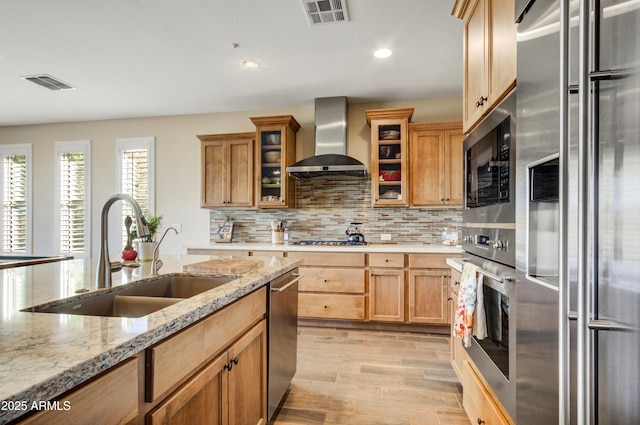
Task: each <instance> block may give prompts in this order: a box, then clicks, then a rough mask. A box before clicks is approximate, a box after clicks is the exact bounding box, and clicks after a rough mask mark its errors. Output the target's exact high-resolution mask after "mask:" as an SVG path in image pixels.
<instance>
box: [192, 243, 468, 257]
mask: <svg viewBox="0 0 640 425" xmlns="http://www.w3.org/2000/svg"><path fill="white" fill-rule="evenodd" d="M185 248H186V249H194V250H195V249H198V250H202V249H210V250H229V251H285V252H294V251H295V252H305V251H307V252H311V251H316V252H367V253H375V252H392V253H406V254H420V253H424V254H460V253H462V247H461V246H460V245H454V246H449V245H441V244H420V243H415V244H409V243H406V244H395V243H369V244H367V245H347V246H332V245H293V244H271V243H261V242H231V243H213V244H210V245H192V246H187V247H185Z"/></svg>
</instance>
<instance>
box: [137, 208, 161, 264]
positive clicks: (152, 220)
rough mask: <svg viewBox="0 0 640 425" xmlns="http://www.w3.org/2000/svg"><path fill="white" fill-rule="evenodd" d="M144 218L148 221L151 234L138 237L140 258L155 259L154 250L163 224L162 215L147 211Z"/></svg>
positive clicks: (144, 259) (141, 259) (142, 259)
mask: <svg viewBox="0 0 640 425" xmlns="http://www.w3.org/2000/svg"><path fill="white" fill-rule="evenodd" d="M144 219H145V220H146V221H147V228H148V229H149V232H150V233H151V234H150V235H149V236H142V237H140V238H139V239H138V251H139V254H140V258H139V260H140V261H151V260H153V250H154V249H155V247H156V241H155V240H156V233H157V232H158V228H159V227H160V225H161V224H162V216H161V215H152V214H151V213H147V214H145V216H144Z"/></svg>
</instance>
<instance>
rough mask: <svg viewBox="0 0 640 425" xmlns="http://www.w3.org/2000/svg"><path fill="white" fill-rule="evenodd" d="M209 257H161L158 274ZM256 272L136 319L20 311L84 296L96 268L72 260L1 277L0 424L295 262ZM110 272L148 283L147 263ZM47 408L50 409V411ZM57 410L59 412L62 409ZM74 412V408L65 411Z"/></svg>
mask: <svg viewBox="0 0 640 425" xmlns="http://www.w3.org/2000/svg"><path fill="white" fill-rule="evenodd" d="M210 258H213V257H210V256H203V255H187V256H180V257H169V258H163V260H164V262H165V264H164V267H163V268H162V269H161V270H160V274H176V273H182V270H183V266H184V265H187V264H193V263H197V262H200V261H204V260H208V259H210ZM261 260H262V261H263V263H264V265H263V266H261V267H258V268H255V269H253V270H250V271H248V272H246V273H244V274H242V275H238V278H237V279H235V280H232V281H230V282H229V283H226V284H223V285H221V286H219V287H217V288H214V289H211V290H208V291H206V292H203V293H201V294H198V295H195V296H193V297H191V298H186V299H184V300H183V301H180V302H178V303H176V304H174V305H171V306H169V307H167V308H164V309H162V310H159V311H157V312H155V313H152V314H149V315H146V316H143V317H139V318H121V317H98V316H81V315H67V314H51V313H32V312H25V311H22V310H23V309H25V308H28V307H32V306H36V305H42V304H47V303H53V302H55V301H56V300H59V299H62V298H67V297H74V296H88V294H89V293H87V294H81V295H78V293H77V291H82V290H86V289H89V290H90V291H94V289H93V288H94V287H95V286H94V285H95V283H94V282H95V270H96V267H95V261H91V260H83V259H75V260H69V261H63V262H56V263H48V264H40V265H36V266H26V267H21V268H15V269H6V270H1V271H0V276H2V281H1V284H0V288H1V291H0V400H1V401H0V403H1V406H0V407H1V409H0V424H4V423H7V422H9V421H11V420H13V419H15V418H17V417H19V416H21V415H23V414H25V413H26V411H25V407H26V406H28V407H31V406H32V405H33V403H34V402H36V403H38V402H42V401H45V402H46V401H49V400H53V399H55V398H56V397H57V396H59V395H60V394H63V393H65V392H67V391H69V390H70V389H73V388H76V387H78V386H79V385H81V384H82V383H84V382H86V381H87V380H90V379H91V378H93V377H94V376H96V375H99V374H101V373H102V372H104V371H106V370H108V369H110V368H112V367H114V366H116V365H118V364H121V363H123V362H125V361H126V360H127V359H130V358H132V357H134V356H136V355H137V354H139V353H141V352H144V351H145V349H147V348H149V347H151V346H153V345H154V344H156V343H158V342H160V341H163V340H165V339H167V338H169V337H171V336H172V335H174V334H176V333H178V332H179V331H181V330H183V329H185V328H187V327H189V326H190V325H192V324H194V323H196V322H198V321H200V320H201V319H203V318H205V317H207V316H209V315H211V314H212V313H216V312H218V311H219V310H222V309H224V307H226V306H229V305H231V304H232V303H234V301H236V300H239V299H240V298H242V297H244V296H245V295H248V294H251V293H253V292H254V291H257V290H259V289H260V288H262V287H264V286H265V285H267V284H268V283H269V282H270V281H271V280H273V279H274V278H276V277H278V276H281V275H282V274H284V273H287V272H289V271H291V270H293V269H295V268H296V267H297V265H298V264H299V263H300V260H296V259H287V258H271V257H265V258H262V259H261ZM140 264H141V266H140V267H138V268H128V267H125V268H123V270H122V271H120V272H117V273H113V286H114V287H117V286H119V285H123V284H126V283H129V282H133V281H138V280H141V279H148V278H149V277H150V267H151V263H150V262H147V263H145V262H143V263H140ZM47 407H52V405H49V406H47ZM62 407H64V406H62ZM71 408H73V406H71Z"/></svg>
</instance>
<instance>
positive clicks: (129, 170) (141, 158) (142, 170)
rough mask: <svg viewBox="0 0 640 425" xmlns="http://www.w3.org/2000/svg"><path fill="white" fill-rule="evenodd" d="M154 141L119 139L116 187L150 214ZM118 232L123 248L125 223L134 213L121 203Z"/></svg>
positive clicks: (153, 201)
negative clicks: (119, 229)
mask: <svg viewBox="0 0 640 425" xmlns="http://www.w3.org/2000/svg"><path fill="white" fill-rule="evenodd" d="M154 147H155V138H153V137H138V138H130V139H118V176H119V181H118V187H119V191H120V193H124V194H127V195H130V196H132V197H133V198H134V199H135V200H136V201H138V203H139V204H140V207H141V208H142V211H144V212H153V209H154V206H155V188H154V181H155V164H154V158H155V149H154ZM120 204H121V205H122V207H121V208H122V209H121V211H122V214H121V216H120V228H121V232H120V234H121V235H122V246H123V247H124V246H125V244H126V242H127V232H126V229H125V227H124V219H125V217H126V216H127V215H130V216H131V217H133V210H132V209H131V206H129V204H128V203H126V202H121V203H120Z"/></svg>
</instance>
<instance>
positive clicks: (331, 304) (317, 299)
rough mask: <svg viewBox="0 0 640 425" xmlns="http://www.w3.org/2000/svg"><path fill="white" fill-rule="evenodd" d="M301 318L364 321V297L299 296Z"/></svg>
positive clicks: (301, 294)
mask: <svg viewBox="0 0 640 425" xmlns="http://www.w3.org/2000/svg"><path fill="white" fill-rule="evenodd" d="M298 302H299V305H298V314H299V315H300V317H319V318H323V319H345V320H364V295H325V294H304V293H300V294H299V295H298Z"/></svg>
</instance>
